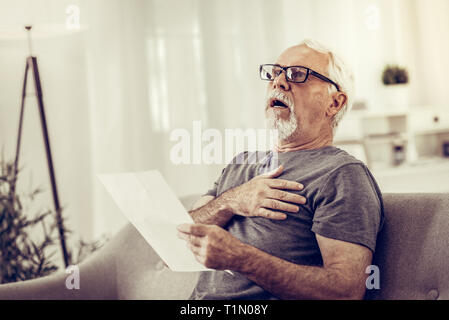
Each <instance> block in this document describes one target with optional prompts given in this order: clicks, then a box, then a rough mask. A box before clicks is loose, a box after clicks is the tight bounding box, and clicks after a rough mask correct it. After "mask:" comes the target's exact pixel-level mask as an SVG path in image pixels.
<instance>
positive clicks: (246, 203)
mask: <svg viewBox="0 0 449 320" xmlns="http://www.w3.org/2000/svg"><path fill="white" fill-rule="evenodd" d="M282 172H283V167H282V166H279V167H278V168H277V169H276V170H274V171H272V172H270V173H268V174H263V175H259V176H257V177H254V178H253V179H251V180H250V181H248V182H246V183H244V184H242V185H240V186H238V187H235V188H232V189H230V190H228V191H226V192H224V193H223V194H221V195H220V196H218V197H216V198H214V197H212V196H204V197H202V198H201V199H200V200H199V201H198V202H197V203H195V209H193V210H191V211H190V212H189V213H190V215H191V217H192V219H193V221H195V223H201V224H213V225H218V226H221V227H223V226H225V225H226V224H227V223H228V221H229V220H230V219H231V218H232V217H233V216H234V214H238V215H241V216H245V217H254V216H258V217H265V218H269V219H275V220H283V219H286V218H287V216H286V215H285V214H284V213H282V212H278V211H275V210H282V211H287V212H298V211H299V206H297V205H295V204H304V203H306V199H305V198H304V197H302V196H300V195H297V194H294V193H291V192H287V191H284V190H295V191H299V190H302V189H303V186H302V185H301V184H300V183H297V182H295V181H288V180H282V179H276V177H278V176H279V175H281V173H282Z"/></svg>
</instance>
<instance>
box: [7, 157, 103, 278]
mask: <svg viewBox="0 0 449 320" xmlns="http://www.w3.org/2000/svg"><path fill="white" fill-rule="evenodd" d="M17 178H18V172H16V171H15V167H14V163H12V162H6V161H4V160H3V156H2V157H1V158H0V284H3V283H8V282H16V281H23V280H29V279H34V278H39V277H43V276H46V275H49V274H51V273H53V272H55V271H56V270H58V269H59V268H60V267H61V266H60V263H58V260H57V259H55V257H54V254H55V253H57V252H59V251H60V250H58V249H59V248H58V245H59V241H58V236H57V235H58V233H57V223H56V219H55V215H54V212H52V211H51V210H42V211H38V212H35V213H34V214H33V215H31V214H30V212H29V210H28V209H29V207H30V206H29V204H30V202H32V201H33V200H34V199H35V198H36V197H38V196H39V194H40V193H41V191H42V190H40V189H34V190H33V191H31V192H30V193H29V194H19V193H17V191H16V190H15V189H16V188H15V184H16V182H17ZM65 231H66V232H68V233H70V230H65ZM36 236H37V237H36ZM105 241H106V239H105V240H103V241H94V242H90V243H87V242H84V241H82V240H78V241H76V240H75V241H74V242H73V241H72V243H73V245H72V246H71V247H69V248H68V251H69V262H70V264H78V263H79V262H81V261H82V260H83V259H84V258H86V257H87V256H88V255H89V254H90V253H92V252H93V251H95V250H97V249H98V248H99V247H101V245H102V244H103V243H104V242H105Z"/></svg>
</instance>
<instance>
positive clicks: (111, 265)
mask: <svg viewBox="0 0 449 320" xmlns="http://www.w3.org/2000/svg"><path fill="white" fill-rule="evenodd" d="M196 199H198V196H197V195H192V196H187V197H184V198H182V199H181V201H182V202H183V204H184V206H185V207H186V208H190V207H191V205H192V203H193V202H194V201H195V200H196ZM198 275H199V274H198V273H196V272H173V271H171V270H169V269H168V268H167V267H165V266H164V263H163V262H162V261H161V259H160V258H159V256H158V255H157V254H156V253H155V252H154V250H153V248H151V246H149V245H148V244H147V242H146V241H145V239H144V238H143V237H142V236H141V235H140V233H139V232H138V231H137V229H135V228H134V226H132V225H131V224H127V225H126V226H125V227H123V228H122V229H121V230H120V231H119V232H118V233H117V234H116V235H115V236H114V237H113V238H112V239H111V240H110V241H108V242H107V243H106V245H105V246H104V247H103V248H101V249H100V250H98V251H97V252H95V253H94V254H92V255H91V256H90V257H89V258H88V259H87V260H86V261H85V262H83V263H81V264H80V266H79V276H80V289H72V290H69V289H67V288H66V285H65V283H66V279H67V277H68V276H69V274H66V273H65V272H57V273H55V274H52V275H50V276H47V277H42V278H39V279H33V280H28V281H23V282H16V283H10V284H3V285H0V299H14V300H20V299H45V300H47V299H48V300H52V299H83V300H88V299H187V298H188V297H189V295H190V293H191V292H192V290H193V288H194V286H195V284H196V282H197V279H198Z"/></svg>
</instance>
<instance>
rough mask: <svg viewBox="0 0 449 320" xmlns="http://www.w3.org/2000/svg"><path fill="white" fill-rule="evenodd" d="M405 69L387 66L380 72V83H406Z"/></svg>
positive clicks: (407, 78) (406, 73)
mask: <svg viewBox="0 0 449 320" xmlns="http://www.w3.org/2000/svg"><path fill="white" fill-rule="evenodd" d="M408 81H409V77H408V72H407V69H406V68H404V67H400V66H397V65H387V66H386V67H385V68H384V70H383V72H382V82H383V84H385V85H391V84H405V83H408Z"/></svg>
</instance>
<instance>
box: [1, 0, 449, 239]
mask: <svg viewBox="0 0 449 320" xmlns="http://www.w3.org/2000/svg"><path fill="white" fill-rule="evenodd" d="M0 5H1V7H0V21H2V23H0V25H20V24H24V23H28V21H31V22H32V23H34V24H35V25H39V24H53V25H58V26H60V28H65V23H66V19H67V13H66V9H67V7H68V6H69V5H76V6H78V7H79V9H80V23H81V27H82V28H81V29H80V31H79V32H77V33H67V32H65V33H64V34H63V35H59V36H53V37H44V38H36V39H34V47H35V53H36V54H37V56H38V58H39V62H40V67H41V72H42V81H43V86H44V96H45V102H46V108H47V114H48V120H49V130H50V134H51V143H52V147H53V153H54V162H55V166H56V175H57V180H58V185H59V189H60V197H61V199H62V201H63V203H64V204H65V213H66V215H67V216H68V217H69V220H70V221H71V222H70V223H71V226H72V227H73V229H74V230H75V231H76V232H77V234H80V235H81V236H83V237H84V238H86V239H91V238H96V237H98V236H99V235H101V234H103V233H112V232H115V231H116V230H117V229H118V228H119V227H120V226H122V225H123V224H124V223H125V220H124V218H123V217H122V215H121V213H120V212H119V210H118V209H117V208H116V206H115V205H114V203H113V202H112V200H111V198H110V197H109V195H108V194H107V193H106V191H105V190H104V188H103V187H102V186H101V185H100V183H99V181H98V179H97V176H96V175H97V174H100V173H109V172H123V171H138V170H149V169H153V168H156V169H159V170H160V171H161V172H162V174H163V175H164V176H165V178H166V179H167V181H168V182H169V184H170V185H171V186H172V188H173V190H174V191H175V192H176V193H177V194H178V195H183V194H188V193H196V192H203V191H205V190H206V189H207V188H208V187H209V186H210V185H211V184H212V182H213V181H214V180H215V179H216V177H217V176H218V174H219V172H220V170H221V167H222V166H221V165H210V166H205V165H174V164H172V163H171V161H170V158H169V156H170V148H171V147H172V146H173V142H170V141H169V136H170V132H171V131H172V130H173V129H176V128H185V129H187V130H188V131H190V132H192V122H193V121H196V120H198V121H201V124H202V127H203V129H206V128H216V129H219V130H224V129H225V128H242V129H247V128H262V127H263V126H264V118H263V103H264V95H265V86H266V83H263V82H262V81H260V80H259V75H258V65H259V64H260V63H267V62H273V61H274V60H275V59H276V57H277V56H278V55H279V53H280V52H281V51H282V50H283V49H285V48H286V47H288V46H290V45H293V44H295V43H298V42H299V41H301V40H302V39H304V38H314V39H316V40H319V41H321V42H323V43H326V44H328V45H330V46H331V47H334V48H335V49H336V50H337V51H338V52H341V53H342V54H343V55H344V56H346V58H347V60H348V61H349V62H350V64H351V65H352V67H353V69H354V73H355V76H356V80H357V98H358V99H363V100H366V101H367V102H368V105H369V107H370V108H376V106H377V105H379V104H380V103H381V102H382V101H381V95H380V94H379V90H380V88H381V83H380V73H381V71H382V68H383V66H384V65H385V64H386V63H398V64H402V65H406V66H407V67H408V68H409V71H410V74H411V85H412V97H411V99H412V100H411V101H412V103H413V104H417V105H431V104H440V105H441V104H447V101H448V98H449V97H448V94H449V93H448V90H446V88H445V87H446V75H447V74H448V73H449V72H448V71H449V62H448V60H447V59H445V57H447V56H449V43H448V41H447V39H449V2H448V1H446V0H426V1H423V0H397V1H389V0H338V1H334V0H332V1H331V0H282V1H271V0H248V1H240V0H226V1H224V0H185V1H179V0H146V1H145V0H126V1H125V0H78V1H74V0H73V1H68V0H33V1H30V0H28V1H26V0H19V1H15V2H14V3H11V2H10V1H6V0H0ZM0 30H1V29H0ZM26 48H27V46H26V41H25V39H23V38H22V39H15V40H14V39H9V40H5V37H3V38H2V37H1V36H0V90H1V94H0V143H1V146H3V147H4V149H5V153H8V154H12V152H13V151H14V141H15V135H16V133H15V131H16V125H17V121H18V106H19V98H20V86H21V77H22V76H23V75H22V73H23V67H24V66H23V64H24V58H25V56H26V54H27V49H26ZM27 112H28V113H27V115H26V117H27V118H26V126H25V128H24V131H25V132H26V135H25V138H24V145H23V154H22V160H23V164H24V165H25V166H26V168H27V169H26V170H28V172H27V173H26V174H25V175H24V178H23V179H24V180H25V181H28V179H29V177H30V176H32V177H33V181H34V182H36V183H38V184H41V185H45V186H47V189H49V187H48V182H47V178H46V174H47V173H46V167H45V165H46V164H45V156H44V153H43V146H42V142H41V140H42V139H41V136H40V127H39V122H38V115H37V113H36V112H35V106H34V107H33V104H32V103H29V104H27ZM23 185H27V186H28V185H29V183H28V182H27V183H25V182H24V183H23Z"/></svg>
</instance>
